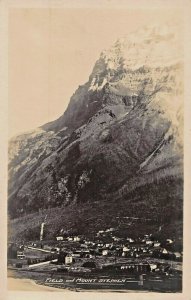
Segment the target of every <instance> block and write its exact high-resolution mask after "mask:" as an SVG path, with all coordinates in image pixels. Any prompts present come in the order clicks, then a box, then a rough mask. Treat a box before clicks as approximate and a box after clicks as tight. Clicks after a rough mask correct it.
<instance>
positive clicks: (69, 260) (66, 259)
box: [65, 254, 73, 265]
mask: <svg viewBox="0 0 191 300" xmlns="http://www.w3.org/2000/svg"><path fill="white" fill-rule="evenodd" d="M72 263H73V257H72V255H70V254H68V255H66V257H65V264H66V265H69V264H72Z"/></svg>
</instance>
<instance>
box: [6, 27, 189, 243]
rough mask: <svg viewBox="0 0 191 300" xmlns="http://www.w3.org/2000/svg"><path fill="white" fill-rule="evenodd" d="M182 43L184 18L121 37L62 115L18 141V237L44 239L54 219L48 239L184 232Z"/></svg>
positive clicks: (13, 177) (13, 167) (14, 170)
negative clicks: (109, 231) (105, 232)
mask: <svg viewBox="0 0 191 300" xmlns="http://www.w3.org/2000/svg"><path fill="white" fill-rule="evenodd" d="M181 45H182V43H181V32H180V30H179V27H178V25H176V24H163V25H160V26H156V25H153V26H151V27H144V28H142V29H141V30H139V31H137V32H133V33H132V34H130V35H128V36H125V37H123V38H121V39H119V40H117V41H116V42H115V43H114V45H113V46H112V47H111V48H110V49H108V50H105V51H103V52H102V53H101V55H100V57H99V58H98V60H97V61H96V63H95V66H94V68H93V70H92V73H91V75H90V77H89V80H88V81H87V82H86V83H85V84H84V85H82V86H79V87H78V89H77V90H76V92H75V93H74V94H73V95H72V97H71V99H70V102H69V105H68V108H67V109H66V111H65V112H64V114H63V115H62V116H61V117H60V118H59V119H57V120H55V121H53V122H50V123H48V124H45V125H43V126H42V127H41V128H38V129H37V130H35V131H33V132H29V133H26V134H23V135H20V136H18V137H16V138H13V139H12V140H11V141H10V145H9V191H8V194H9V199H8V207H9V215H10V227H11V233H10V236H11V238H12V239H18V238H21V239H30V238H32V237H33V238H38V237H39V226H40V223H41V222H42V220H43V219H44V217H45V215H47V224H46V236H47V238H52V237H54V236H55V234H57V233H59V232H60V231H63V230H66V231H67V230H70V231H71V232H76V233H78V234H87V235H88V234H89V235H91V234H94V233H95V232H97V231H98V230H100V229H103V228H105V229H106V228H110V227H115V228H116V230H118V232H119V234H123V233H124V232H125V233H127V232H128V233H129V234H131V235H136V234H138V233H140V232H142V231H143V232H144V233H147V232H148V231H149V232H150V231H156V230H157V228H158V227H159V226H161V225H162V227H163V230H162V234H163V235H169V234H170V235H171V236H178V237H179V238H181V237H182V210H183V209H182V208H183V138H182V136H183V131H182V130H183V108H182V106H183V80H182V78H183V49H182V47H181ZM129 216H130V217H134V218H136V220H138V221H136V222H133V223H128V222H124V219H125V218H127V217H129ZM144 220H149V221H148V222H146V221H144ZM143 224H144V226H143Z"/></svg>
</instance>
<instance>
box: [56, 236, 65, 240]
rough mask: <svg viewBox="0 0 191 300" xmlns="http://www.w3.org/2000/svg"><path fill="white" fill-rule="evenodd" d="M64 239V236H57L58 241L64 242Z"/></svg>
mask: <svg viewBox="0 0 191 300" xmlns="http://www.w3.org/2000/svg"><path fill="white" fill-rule="evenodd" d="M63 239H64V238H63V236H57V237H56V240H57V241H63Z"/></svg>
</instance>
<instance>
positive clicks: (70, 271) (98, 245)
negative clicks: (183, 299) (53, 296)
mask: <svg viewBox="0 0 191 300" xmlns="http://www.w3.org/2000/svg"><path fill="white" fill-rule="evenodd" d="M43 227H44V225H43V223H42V225H41V232H40V239H39V240H38V241H30V242H23V243H11V242H10V243H9V245H8V274H9V275H10V276H14V277H19V278H30V279H33V280H35V281H36V283H38V284H42V285H48V286H56V287H57V288H63V289H71V290H80V289H92V288H96V289H98V288H100V289H103V288H106V289H124V290H127V289H130V290H137V289H143V290H144V289H146V290H148V289H149V290H151V291H157V290H161V288H162V289H164V292H171V291H173V292H178V291H180V290H181V280H182V256H183V252H182V251H181V250H180V247H179V245H178V243H177V241H174V240H173V239H171V238H168V239H166V240H165V241H164V240H163V241H160V240H159V239H155V237H154V236H153V235H152V234H147V235H144V236H141V237H138V238H136V239H133V238H131V237H126V238H120V237H118V236H117V234H116V233H115V229H114V228H108V229H106V230H100V231H98V232H97V235H96V236H95V237H94V238H92V240H91V239H90V238H86V237H85V236H80V235H68V234H66V233H63V234H62V232H61V233H60V234H59V235H57V236H55V240H43ZM178 250H179V251H178ZM11 274H14V275H11Z"/></svg>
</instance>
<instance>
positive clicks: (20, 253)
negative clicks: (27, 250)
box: [17, 251, 25, 259]
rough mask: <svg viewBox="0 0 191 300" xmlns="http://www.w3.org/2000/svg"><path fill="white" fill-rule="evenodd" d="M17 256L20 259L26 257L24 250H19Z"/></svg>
mask: <svg viewBox="0 0 191 300" xmlns="http://www.w3.org/2000/svg"><path fill="white" fill-rule="evenodd" d="M17 258H18V259H24V258H25V255H24V252H23V251H17Z"/></svg>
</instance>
